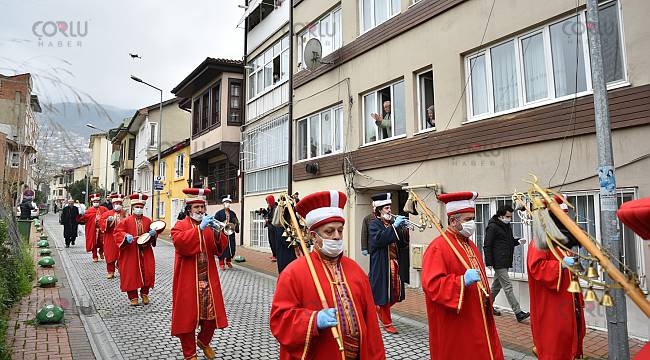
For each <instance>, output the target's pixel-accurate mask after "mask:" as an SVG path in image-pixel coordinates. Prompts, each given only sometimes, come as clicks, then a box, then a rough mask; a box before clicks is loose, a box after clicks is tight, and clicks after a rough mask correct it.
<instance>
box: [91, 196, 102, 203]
mask: <svg viewBox="0 0 650 360" xmlns="http://www.w3.org/2000/svg"><path fill="white" fill-rule="evenodd" d="M101 199H102V194H90V202H99V200H101Z"/></svg>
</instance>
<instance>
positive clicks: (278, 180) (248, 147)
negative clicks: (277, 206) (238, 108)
mask: <svg viewBox="0 0 650 360" xmlns="http://www.w3.org/2000/svg"><path fill="white" fill-rule="evenodd" d="M288 126H289V116H288V115H283V116H281V117H279V118H276V119H273V120H271V121H269V122H266V123H264V124H262V125H260V126H257V127H255V128H252V129H250V130H247V131H246V132H245V133H243V134H242V147H241V159H242V168H243V169H244V172H245V181H244V186H245V188H244V193H245V194H251V193H260V192H267V191H275V190H279V189H282V188H286V186H287V171H288V167H287V161H288V151H289V128H288Z"/></svg>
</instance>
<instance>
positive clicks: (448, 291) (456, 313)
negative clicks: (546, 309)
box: [422, 192, 503, 360]
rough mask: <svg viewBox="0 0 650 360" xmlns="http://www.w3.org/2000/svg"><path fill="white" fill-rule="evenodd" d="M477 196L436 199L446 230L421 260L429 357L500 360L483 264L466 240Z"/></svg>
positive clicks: (463, 194) (472, 224) (471, 228)
mask: <svg viewBox="0 0 650 360" xmlns="http://www.w3.org/2000/svg"><path fill="white" fill-rule="evenodd" d="M477 197H478V194H477V193H476V192H460V193H452V194H442V195H439V196H438V200H440V201H442V202H443V203H445V204H446V210H447V218H448V223H449V226H448V227H447V229H446V231H445V233H444V235H445V236H446V238H445V237H443V234H441V236H438V237H437V238H435V239H434V240H433V241H432V242H431V244H430V245H429V247H428V248H427V250H426V252H425V253H424V257H423V260H422V289H423V290H424V295H425V300H426V306H427V317H428V320H429V352H430V354H431V359H441V360H442V359H458V360H461V359H472V360H480V359H486V360H501V359H503V350H502V348H501V342H500V341H499V336H498V334H497V329H496V327H495V324H494V317H493V314H492V305H491V304H490V296H489V287H488V286H487V284H488V281H487V276H486V275H485V266H484V265H483V260H482V258H481V253H480V252H479V250H478V248H477V247H476V245H475V244H474V243H473V242H472V241H471V240H470V237H471V236H472V235H473V234H474V231H475V229H476V224H475V222H474V213H475V210H474V201H475V200H476V198H477ZM447 240H449V241H447ZM461 259H462V261H461ZM463 262H464V263H465V264H463ZM465 265H467V267H469V269H467V268H466V266H465ZM479 285H480V287H481V288H479Z"/></svg>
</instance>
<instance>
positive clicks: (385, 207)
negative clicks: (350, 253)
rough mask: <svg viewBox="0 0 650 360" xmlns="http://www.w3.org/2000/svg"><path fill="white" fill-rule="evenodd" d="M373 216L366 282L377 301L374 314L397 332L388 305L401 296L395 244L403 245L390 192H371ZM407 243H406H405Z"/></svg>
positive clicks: (383, 323) (369, 229)
mask: <svg viewBox="0 0 650 360" xmlns="http://www.w3.org/2000/svg"><path fill="white" fill-rule="evenodd" d="M372 201H373V207H374V208H375V219H373V220H372V221H370V225H369V228H368V246H369V248H370V271H369V272H368V277H369V278H370V286H371V287H372V295H373V297H374V299H375V305H377V314H378V315H379V319H380V320H381V322H382V325H383V326H384V330H386V331H387V332H389V333H391V334H397V332H398V331H397V329H396V328H395V326H393V319H392V317H391V313H390V308H391V307H392V306H393V305H395V304H396V303H398V302H400V301H402V300H404V296H405V292H404V282H403V281H402V279H401V277H400V272H399V258H398V257H399V248H401V247H403V246H404V242H403V241H404V239H403V236H402V237H400V236H399V233H400V232H402V231H403V229H401V228H400V227H401V226H402V225H403V224H404V221H405V220H406V218H405V217H404V216H397V217H395V221H393V218H394V216H393V213H392V211H391V201H392V200H391V194H390V193H380V194H375V195H373V196H372ZM407 246H408V244H407Z"/></svg>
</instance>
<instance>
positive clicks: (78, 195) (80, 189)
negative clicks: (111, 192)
mask: <svg viewBox="0 0 650 360" xmlns="http://www.w3.org/2000/svg"><path fill="white" fill-rule="evenodd" d="M65 189H66V190H67V191H68V194H69V195H70V197H71V198H72V199H74V200H79V202H81V203H82V202H84V201H85V200H86V194H85V193H84V192H85V191H86V180H85V179H84V180H78V181H75V182H73V183H72V184H70V185H68V186H66V187H65ZM88 193H89V194H94V193H104V190H102V189H101V188H100V187H98V186H96V185H95V184H93V182H92V181H91V182H90V183H89V184H88Z"/></svg>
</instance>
